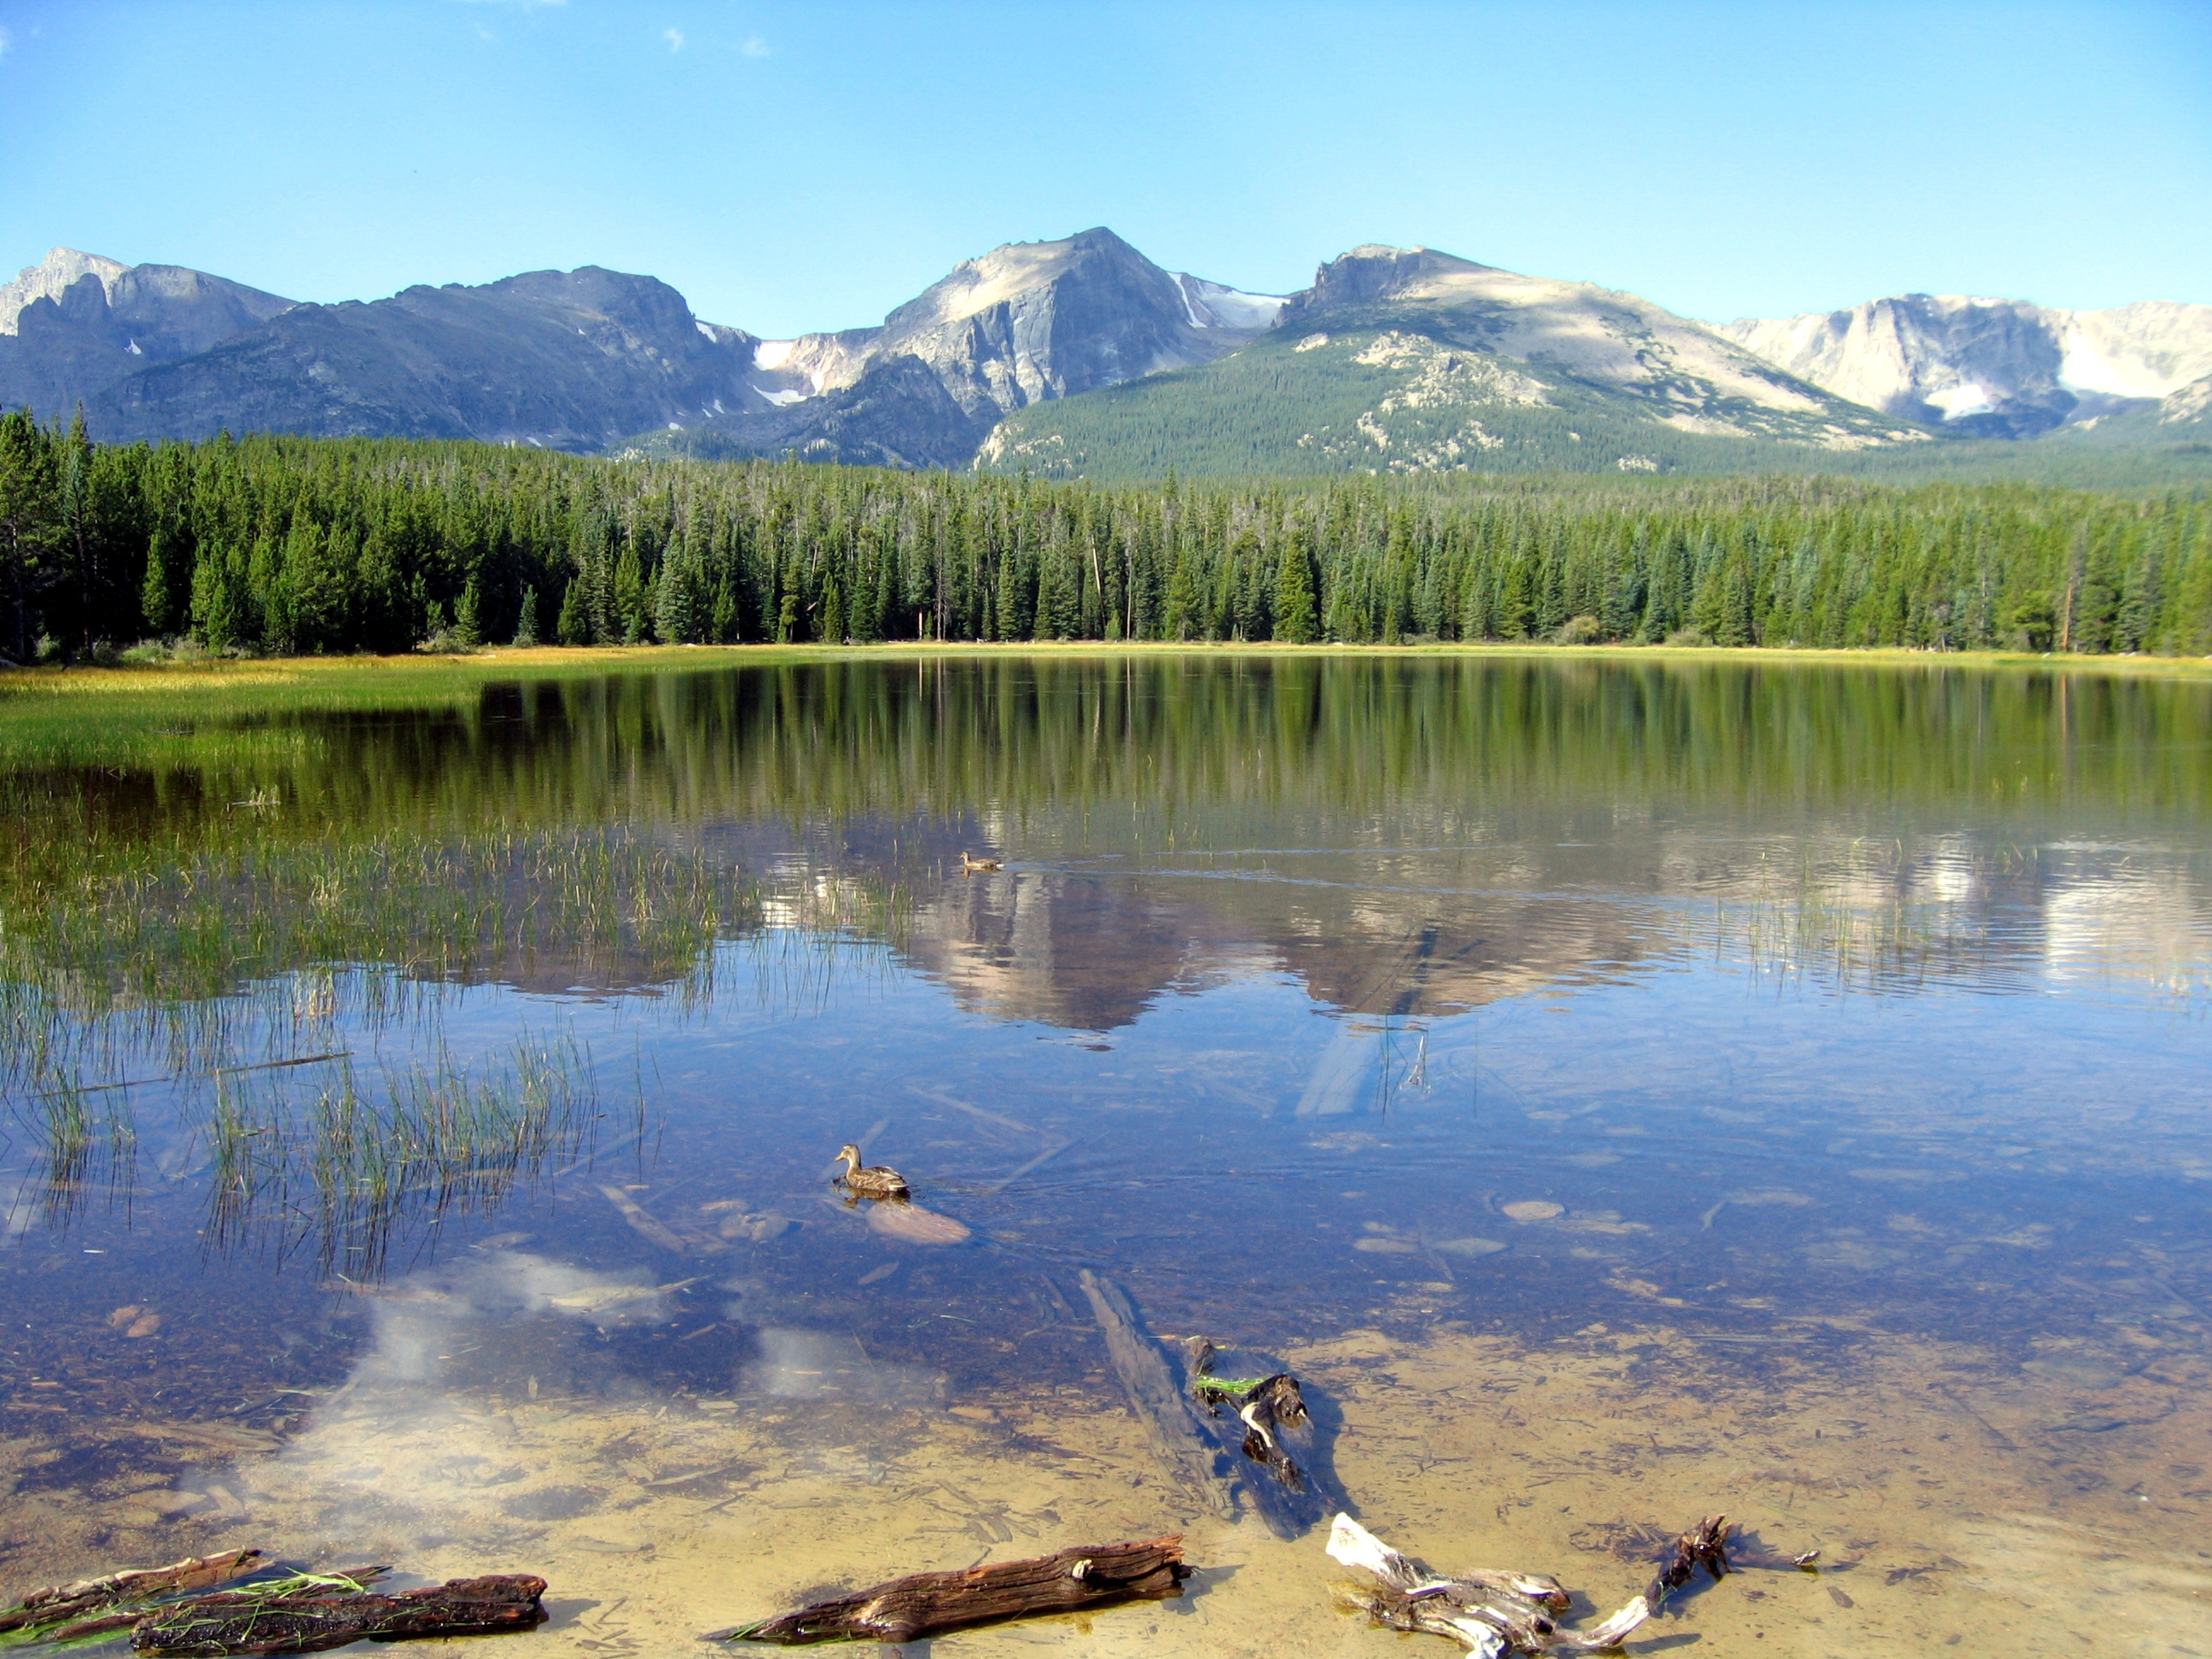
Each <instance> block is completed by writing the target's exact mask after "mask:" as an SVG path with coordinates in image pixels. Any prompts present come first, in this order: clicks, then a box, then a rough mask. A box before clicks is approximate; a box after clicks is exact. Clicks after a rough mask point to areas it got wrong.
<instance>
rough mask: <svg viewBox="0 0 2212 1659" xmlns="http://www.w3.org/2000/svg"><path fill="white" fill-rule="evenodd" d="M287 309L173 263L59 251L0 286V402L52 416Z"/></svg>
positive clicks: (271, 298) (283, 302)
mask: <svg viewBox="0 0 2212 1659" xmlns="http://www.w3.org/2000/svg"><path fill="white" fill-rule="evenodd" d="M291 304H292V301H289V300H287V299H283V298H281V297H280V296H278V295H274V294H264V293H263V292H262V291H261V290H260V289H252V288H247V287H246V286H245V285H244V284H243V283H232V282H226V281H224V280H223V278H222V277H220V276H209V275H208V274H207V273H206V272H204V271H198V270H187V269H185V267H184V266H182V265H125V264H119V263H118V262H117V261H115V260H113V259H104V258H100V256H99V255H98V254H94V253H80V252H77V251H76V249H74V248H64V247H58V248H56V249H55V250H54V251H53V252H51V253H49V254H48V255H47V256H46V258H45V259H44V260H43V261H42V262H41V263H40V264H35V265H31V266H27V267H26V268H25V269H24V270H23V271H22V272H21V274H20V275H18V276H16V278H15V281H14V282H12V283H7V284H6V285H5V286H0V405H6V406H13V405H15V404H28V405H29V406H30V407H31V408H32V409H33V410H35V411H37V412H38V413H39V414H40V415H41V416H58V415H61V414H63V413H65V412H66V411H67V410H70V409H72V408H74V407H75V405H76V404H77V403H78V402H79V401H80V400H82V401H84V402H86V403H88V404H89V403H91V402H92V401H93V400H94V398H95V397H96V395H97V394H98V393H99V392H101V391H102V390H104V389H105V388H106V387H108V386H112V385H113V384H114V383H115V382H117V381H118V380H122V379H124V378H125V376H126V375H130V374H136V373H137V372H139V371H140V370H142V369H143V368H147V367H148V366H149V365H151V364H156V363H167V362H178V361H180V360H181V359H183V358H185V357H189V356H193V355H194V354H196V353H198V352H202V351H205V350H207V349H210V347H212V346H215V345H217V344H220V343H222V341H224V340H228V339H230V338H233V337H235V336H237V335H239V334H241V333H243V332H245V331H247V330H249V329H252V328H254V327H256V326H258V325H260V324H262V323H264V322H266V321H267V320H268V319H270V318H271V317H275V316H276V315H278V314H279V313H283V312H284V311H286V310H288V309H289V308H290V307H291Z"/></svg>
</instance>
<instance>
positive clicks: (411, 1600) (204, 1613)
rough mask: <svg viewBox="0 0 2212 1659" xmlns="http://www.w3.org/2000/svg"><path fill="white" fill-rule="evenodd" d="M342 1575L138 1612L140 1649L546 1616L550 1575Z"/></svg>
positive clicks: (386, 1637)
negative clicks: (389, 1587)
mask: <svg viewBox="0 0 2212 1659" xmlns="http://www.w3.org/2000/svg"><path fill="white" fill-rule="evenodd" d="M361 1583H362V1581H361V1580H360V1579H359V1578H357V1577H348V1576H344V1575H340V1574H336V1573H301V1574H298V1575H296V1576H295V1577H292V1578H289V1579H280V1580H277V1581H276V1582H275V1583H262V1584H251V1585H246V1586H245V1587H243V1588H240V1589H230V1590H219V1591H216V1593H214V1594H213V1595H196V1596H193V1597H191V1598H190V1599H189V1600H186V1601H179V1602H176V1603H174V1604H173V1605H171V1606H168V1607H163V1608H161V1610H160V1611H158V1612H156V1613H149V1614H148V1615H147V1616H146V1617H144V1618H143V1619H141V1620H139V1621H138V1622H137V1626H135V1627H134V1628H133V1629H132V1631H131V1649H132V1650H133V1651H134V1652H137V1653H150V1654H162V1655H174V1656H179V1659H181V1656H185V1655H191V1656H195V1659H200V1656H206V1659H213V1656H223V1655H232V1654H241V1655H242V1654H271V1653H320V1652H323V1651H325V1650H327V1649H330V1648H341V1647H343V1646H345V1645H346V1644H348V1643H349V1642H359V1641H362V1640H368V1641H375V1642H404V1641H408V1640H411V1639H414V1638H422V1637H431V1636H488V1635H491V1634H494V1633H495V1632H502V1631H524V1630H532V1629H535V1628H536V1627H537V1626H538V1625H540V1624H543V1623H544V1620H545V1607H544V1602H543V1601H541V1600H540V1599H539V1598H540V1597H542V1596H543V1595H544V1594H545V1581H544V1579H543V1578H538V1577H532V1576H531V1575H529V1574H526V1573H491V1574H487V1575H485V1576H484V1577H480V1578H452V1579H448V1580H447V1582H446V1583H442V1584H432V1585H428V1586H426V1587H425V1588H423V1589H412V1590H402V1591H400V1592H399V1593H398V1594H397V1595H380V1594H378V1593H376V1592H374V1591H369V1590H365V1589H362V1588H361Z"/></svg>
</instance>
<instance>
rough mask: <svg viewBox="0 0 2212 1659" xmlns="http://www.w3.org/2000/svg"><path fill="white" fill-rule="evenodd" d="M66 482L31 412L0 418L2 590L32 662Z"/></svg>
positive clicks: (19, 653)
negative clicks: (63, 488) (38, 605)
mask: <svg viewBox="0 0 2212 1659" xmlns="http://www.w3.org/2000/svg"><path fill="white" fill-rule="evenodd" d="M60 521H61V479H60V477H59V469H58V468H57V467H56V465H54V456H53V446H52V443H51V442H50V441H48V439H47V437H46V434H45V433H43V432H41V431H40V430H39V428H38V425H37V423H36V422H33V420H32V419H31V411H30V410H27V409H17V410H10V411H9V413H8V414H7V415H5V416H0V592H4V597H5V602H6V604H7V605H8V607H9V619H10V622H11V623H12V626H13V633H14V635H15V653H14V654H15V660H16V661H17V662H27V661H29V660H30V656H31V646H32V642H33V641H34V640H35V639H36V637H37V634H36V633H35V632H34V631H33V630H34V628H35V626H36V624H37V623H38V622H39V620H40V613H39V611H38V610H37V609H36V607H37V604H38V599H39V596H40V593H41V592H43V591H44V590H45V588H46V586H48V585H49V584H50V583H51V582H52V580H53V578H54V574H55V571H54V564H53V553H54V545H55V543H56V541H57V540H58V538H59V535H60V531H61V522H60Z"/></svg>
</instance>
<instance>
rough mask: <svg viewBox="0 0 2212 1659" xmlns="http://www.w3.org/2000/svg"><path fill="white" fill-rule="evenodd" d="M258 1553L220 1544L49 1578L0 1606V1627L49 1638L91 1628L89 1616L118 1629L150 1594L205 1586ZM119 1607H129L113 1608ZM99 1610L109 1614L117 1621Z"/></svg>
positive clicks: (232, 1574) (242, 1569) (250, 1565)
mask: <svg viewBox="0 0 2212 1659" xmlns="http://www.w3.org/2000/svg"><path fill="white" fill-rule="evenodd" d="M261 1559H262V1557H261V1552H260V1551H259V1550H225V1551H223V1552H222V1553H220V1554H217V1555H188V1556H186V1557H185V1559H183V1560H181V1561H173V1562H171V1563H170V1564H169V1565H167V1566H166V1567H134V1568H131V1569H130V1570H128V1571H123V1572H111V1573H109V1574H107V1575H106V1577H100V1578H81V1579H79V1580H78V1581H77V1582H76V1583H74V1584H49V1585H48V1586H46V1589H34V1590H33V1591H32V1592H31V1593H30V1594H29V1595H26V1596H24V1597H23V1599H22V1600H21V1601H18V1602H16V1603H15V1606H13V1607H6V1608H0V1631H35V1632H41V1634H40V1635H37V1636H34V1637H30V1638H19V1639H28V1640H35V1641H48V1640H52V1639H53V1638H55V1637H57V1636H81V1635H89V1634H92V1633H94V1632H93V1630H92V1628H91V1626H93V1624H94V1621H98V1623H99V1627H100V1628H102V1629H110V1630H121V1629H124V1628H125V1627H126V1626H130V1625H132V1624H135V1623H137V1620H138V1617H139V1614H140V1613H142V1612H143V1610H144V1604H145V1603H146V1602H148V1601H152V1600H153V1599H154V1598H155V1597H156V1596H161V1595H176V1594H178V1593H179V1592H180V1591H184V1590H196V1589H208V1588H210V1586H211V1585H216V1584H220V1583H225V1582H226V1581H228V1580H229V1579H233V1578H236V1577H239V1576H240V1574H243V1573H247V1572H251V1571H253V1569H254V1566H255V1565H256V1564H257V1563H258V1562H259V1561H260V1560H261ZM124 1608H128V1609H130V1610H131V1611H129V1612H127V1613H123V1612H119V1611H117V1610H119V1609H124ZM103 1614H111V1615H112V1618H113V1619H114V1620H116V1622H109V1621H108V1620H106V1619H103V1618H102V1617H101V1615H103Z"/></svg>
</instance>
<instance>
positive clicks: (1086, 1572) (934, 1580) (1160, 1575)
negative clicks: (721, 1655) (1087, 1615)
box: [706, 1534, 1191, 1647]
mask: <svg viewBox="0 0 2212 1659" xmlns="http://www.w3.org/2000/svg"><path fill="white" fill-rule="evenodd" d="M1190 1572H1191V1570H1190V1568H1188V1567H1187V1566H1185V1565H1183V1559H1182V1536H1181V1535H1180V1534H1170V1536H1168V1537H1165V1538H1147V1539H1143V1540H1140V1541H1135V1542H1132V1543H1124V1544H1098V1545H1083V1546H1079V1547H1076V1548H1074V1549H1066V1550H1061V1551H1060V1552H1059V1553H1056V1554H1053V1555H1040V1556H1034V1557H1031V1558H1030V1559H1028V1560H1024V1561H998V1562H994V1563H993V1564H992V1565H989V1566H984V1567H970V1568H969V1569H968V1570H967V1571H965V1572H917V1573H915V1574H914V1575H913V1576H912V1577H906V1578H894V1579H892V1580H891V1581H890V1583H884V1584H878V1585H877V1586H875V1588H874V1589H864V1590H856V1591H854V1593H853V1594H852V1595H840V1596H836V1597H834V1598H833V1599H831V1600H829V1601H817V1602H815V1603H813V1604H812V1605H811V1606H810V1607H801V1608H799V1610H798V1611H797V1612H796V1613H782V1614H780V1615H779V1616H777V1617H776V1618H774V1619H764V1620H761V1621H760V1622H759V1623H757V1624H752V1625H740V1626H737V1627H736V1628H735V1629H732V1630H723V1631H714V1632H711V1633H710V1634H709V1635H708V1638H706V1639H708V1640H709V1641H716V1642H774V1643H775V1644H779V1645H780V1646H783V1647H800V1646H803V1645H805V1644H807V1643H810V1642H848V1641H850V1642H918V1641H920V1640H921V1638H924V1637H926V1636H936V1635H939V1634H940V1633H942V1632H945V1631H950V1630H963V1629H965V1628H967V1627H968V1626H970V1625H984V1624H993V1623H996V1622H997V1621H999V1620H1006V1619H1024V1618H1030V1617H1032V1616H1034V1615H1036V1614H1038V1613H1073V1612H1075V1611H1078V1610H1079V1609H1084V1608H1089V1607H1107V1606H1110V1605H1112V1604H1113V1603H1115V1602H1117V1601H1167V1600H1169V1599H1170V1598H1172V1597H1174V1596H1177V1595H1182V1581H1183V1580H1184V1579H1186V1578H1188V1577H1189V1576H1190Z"/></svg>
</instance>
